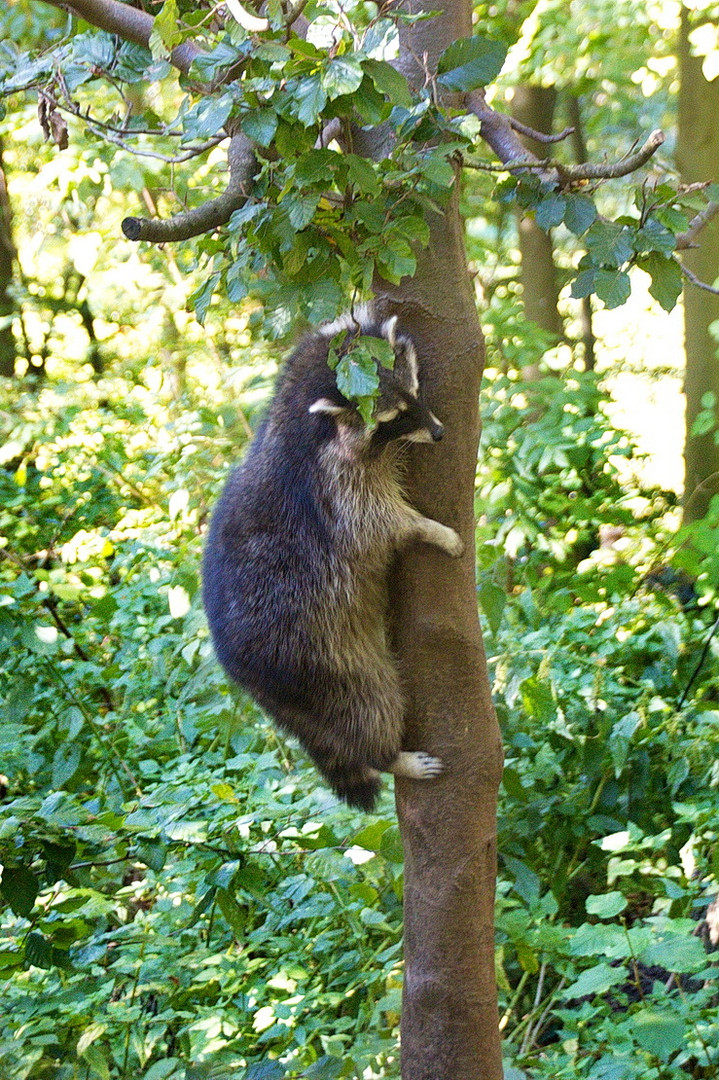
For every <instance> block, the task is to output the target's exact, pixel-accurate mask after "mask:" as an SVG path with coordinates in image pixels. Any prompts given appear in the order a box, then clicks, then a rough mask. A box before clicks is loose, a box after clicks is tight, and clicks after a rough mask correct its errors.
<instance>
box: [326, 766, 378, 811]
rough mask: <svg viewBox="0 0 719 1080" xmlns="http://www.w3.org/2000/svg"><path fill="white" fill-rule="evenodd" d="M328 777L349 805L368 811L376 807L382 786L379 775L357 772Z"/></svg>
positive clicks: (341, 797)
mask: <svg viewBox="0 0 719 1080" xmlns="http://www.w3.org/2000/svg"><path fill="white" fill-rule="evenodd" d="M328 779H329V781H330V783H331V784H332V787H333V788H334V789H335V791H336V792H337V794H338V795H339V797H340V799H342V800H343V802H346V803H347V804H348V806H354V807H356V808H357V809H358V810H366V811H371V810H373V809H374V804H375V802H376V801H377V796H378V795H379V793H380V790H381V788H382V781H381V780H380V778H379V777H378V776H372V777H367V776H359V775H358V774H357V773H355V774H354V775H351V774H350V775H345V776H332V777H329V778H328Z"/></svg>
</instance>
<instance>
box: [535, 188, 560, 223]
mask: <svg viewBox="0 0 719 1080" xmlns="http://www.w3.org/2000/svg"><path fill="white" fill-rule="evenodd" d="M565 209H566V201H565V198H564V196H563V195H559V194H557V193H552V194H551V195H547V196H546V198H544V199H542V201H541V202H540V203H539V205H538V206H537V209H536V210H535V212H534V216H535V219H536V222H537V225H539V227H540V229H544V231H545V232H547V230H548V229H552V228H554V227H555V226H556V225H559V224H561V222H562V221H563V220H564V211H565Z"/></svg>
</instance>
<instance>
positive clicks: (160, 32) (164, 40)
mask: <svg viewBox="0 0 719 1080" xmlns="http://www.w3.org/2000/svg"><path fill="white" fill-rule="evenodd" d="M181 41H182V34H181V32H180V29H179V27H178V25H177V0H165V3H164V4H163V5H162V7H161V8H160V10H159V11H158V13H157V15H156V16H155V19H154V22H153V24H152V31H151V33H150V42H149V44H150V52H151V53H152V58H153V60H168V59H169V57H170V53H171V52H172V50H173V49H174V47H175V45H179V44H180V42H181Z"/></svg>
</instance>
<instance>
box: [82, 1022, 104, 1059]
mask: <svg viewBox="0 0 719 1080" xmlns="http://www.w3.org/2000/svg"><path fill="white" fill-rule="evenodd" d="M106 1031H107V1024H102V1023H100V1022H99V1021H97V1022H95V1023H94V1024H88V1026H87V1027H86V1028H85V1030H84V1031H83V1033H82V1035H81V1036H80V1038H79V1039H78V1040H77V1046H76V1048H75V1049H76V1052H77V1053H78V1054H84V1052H85V1051H86V1050H87V1048H88V1046H90V1045H91V1044H92V1043H94V1042H95V1040H96V1039H99V1038H100V1036H101V1035H104V1033H105V1032H106Z"/></svg>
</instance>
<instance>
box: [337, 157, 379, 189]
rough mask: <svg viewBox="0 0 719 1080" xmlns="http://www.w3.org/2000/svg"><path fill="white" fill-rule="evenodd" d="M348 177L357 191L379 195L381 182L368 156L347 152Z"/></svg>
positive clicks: (345, 159)
mask: <svg viewBox="0 0 719 1080" xmlns="http://www.w3.org/2000/svg"><path fill="white" fill-rule="evenodd" d="M344 161H345V165H346V166H347V179H348V180H349V182H350V184H351V185H352V187H353V188H355V190H356V191H361V192H363V193H364V194H366V195H379V192H380V183H379V179H378V177H377V173H376V172H375V170H374V167H373V165H372V163H371V162H370V161H368V160H367V158H363V157H359V155H357V154H346V155H345V158H344Z"/></svg>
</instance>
